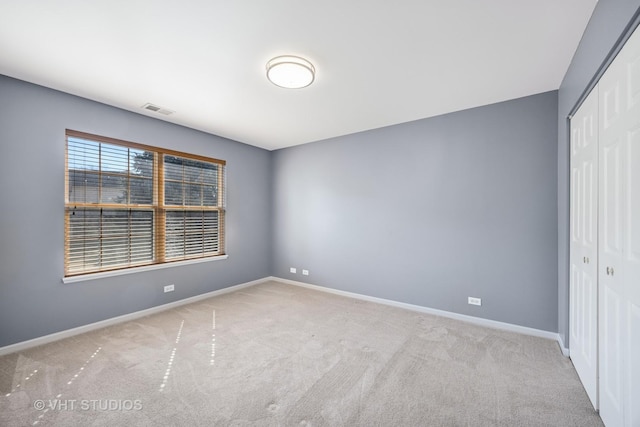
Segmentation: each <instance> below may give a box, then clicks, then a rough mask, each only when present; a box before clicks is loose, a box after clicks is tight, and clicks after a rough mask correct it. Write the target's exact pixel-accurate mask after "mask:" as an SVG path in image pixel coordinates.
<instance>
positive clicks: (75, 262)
mask: <svg viewBox="0 0 640 427" xmlns="http://www.w3.org/2000/svg"><path fill="white" fill-rule="evenodd" d="M66 135H67V138H66V140H67V141H66V167H65V169H66V173H65V181H66V185H65V210H66V213H65V258H64V270H65V277H68V276H74V275H79V274H87V273H94V272H101V271H109V270H116V269H123V268H131V267H136V266H141V265H151V264H160V263H167V262H172V261H178V260H185V259H194V258H204V257H215V256H219V255H224V253H225V252H224V216H225V204H224V194H225V187H224V184H225V162H224V161H223V160H218V159H213V158H207V157H203V156H197V155H192V154H187V153H182V152H178V151H173V150H166V149H161V148H156V147H151V146H147V145H142V144H135V143H131V142H126V141H120V140H115V139H112V138H105V137H101V136H96V135H90V134H85V133H82V132H76V131H71V130H67V134H66Z"/></svg>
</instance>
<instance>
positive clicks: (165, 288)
mask: <svg viewBox="0 0 640 427" xmlns="http://www.w3.org/2000/svg"><path fill="white" fill-rule="evenodd" d="M175 288H176V287H175V286H174V285H173V284H171V285H167V286H165V287H164V291H165V292H173V291H174V290H175Z"/></svg>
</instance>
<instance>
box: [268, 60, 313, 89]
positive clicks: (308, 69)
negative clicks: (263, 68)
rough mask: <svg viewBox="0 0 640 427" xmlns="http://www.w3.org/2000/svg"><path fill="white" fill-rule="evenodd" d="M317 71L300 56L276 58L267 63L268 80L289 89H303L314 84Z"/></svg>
mask: <svg viewBox="0 0 640 427" xmlns="http://www.w3.org/2000/svg"><path fill="white" fill-rule="evenodd" d="M315 76H316V69H315V68H314V67H313V64H311V62H309V61H307V60H306V59H304V58H300V57H298V56H291V55H285V56H276V57H275V58H273V59H272V60H271V61H269V62H267V78H268V79H269V81H270V82H271V83H273V84H274V85H276V86H280V87H283V88H287V89H301V88H303V87H307V86H309V85H310V84H311V83H313V80H314V79H315Z"/></svg>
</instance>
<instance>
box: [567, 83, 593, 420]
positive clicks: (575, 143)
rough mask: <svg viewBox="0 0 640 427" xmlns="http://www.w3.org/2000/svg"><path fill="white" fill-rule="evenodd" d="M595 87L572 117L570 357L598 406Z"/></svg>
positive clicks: (590, 397) (589, 394)
mask: <svg viewBox="0 0 640 427" xmlns="http://www.w3.org/2000/svg"><path fill="white" fill-rule="evenodd" d="M597 138H598V91H597V90H594V91H593V92H592V93H591V94H590V95H589V96H588V97H587V99H586V100H585V102H584V103H583V104H582V106H581V107H580V109H579V110H578V112H576V114H575V116H574V117H573V119H572V121H571V204H570V211H571V214H570V215H571V221H570V230H571V244H570V264H571V265H570V279H569V294H570V299H569V301H570V302H569V315H570V328H569V333H570V357H571V361H572V362H573V364H574V366H575V368H576V371H577V372H578V376H579V377H580V380H581V381H582V384H583V385H584V388H585V390H586V391H587V395H588V396H589V399H590V400H591V403H592V404H593V406H594V408H597V407H598V357H597V352H598V323H597V319H598V312H597V310H598V303H597V301H598V294H597V292H598V290H597V237H598V236H597V199H598V195H597V191H598V186H597V179H598V177H597V163H598V157H597V156H598V141H597Z"/></svg>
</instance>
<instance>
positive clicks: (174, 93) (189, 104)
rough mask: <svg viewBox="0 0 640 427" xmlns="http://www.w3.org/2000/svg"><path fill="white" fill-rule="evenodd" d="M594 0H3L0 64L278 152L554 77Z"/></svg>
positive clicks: (500, 97) (541, 85)
mask: <svg viewBox="0 0 640 427" xmlns="http://www.w3.org/2000/svg"><path fill="white" fill-rule="evenodd" d="M596 2H597V0H483V1H480V0H398V1H389V0H366V1H365V0H350V1H349V0H346V1H345V0H323V1H309V0H227V1H222V0H181V1H175V0H174V1H169V0H162V1H159V0H91V1H87V0H49V1H45V0H41V1H25V0H0V17H1V18H0V20H1V21H2V23H1V24H0V74H5V75H8V76H11V77H16V78H18V79H22V80H26V81H29V82H33V83H37V84H40V85H44V86H48V87H51V88H54V89H58V90H62V91H64V92H68V93H72V94H75V95H79V96H82V97H86V98H89V99H93V100H96V101H100V102H104V103H106V104H110V105H114V106H117V107H120V108H124V109H126V110H130V111H134V112H137V113H140V114H145V115H149V116H152V117H156V118H159V119H162V120H166V121H169V122H173V123H178V124H181V125H184V126H188V127H191V128H195V129H199V130H202V131H205V132H209V133H213V134H216V135H221V136H224V137H227V138H231V139H234V140H237V141H241V142H244V143H247V144H251V145H255V146H258V147H263V148H266V149H269V150H273V149H278V148H282V147H287V146H292V145H297V144H303V143H307V142H311V141H317V140H321V139H325V138H330V137H334V136H339V135H345V134H349V133H354V132H359V131H363V130H367V129H374V128H379V127H382V126H387V125H391V124H396V123H403V122H407V121H411V120H416V119H421V118H425V117H432V116H435V115H440V114H444V113H448V112H452V111H457V110H462V109H466V108H470V107H476V106H480V105H486V104H491V103H494V102H499V101H504V100H508V99H513V98H518V97H522V96H526V95H532V94H536V93H541V92H545V91H549V90H554V89H558V88H559V86H560V83H561V81H562V78H563V76H564V74H565V72H566V70H567V68H568V66H569V63H570V61H571V58H572V56H573V53H574V52H575V49H576V47H577V45H578V42H579V40H580V37H581V36H582V33H583V31H584V28H585V27H586V25H587V22H588V20H589V17H590V16H591V13H592V11H593V9H594V7H595V5H596ZM283 54H293V55H299V56H303V57H305V58H307V59H308V60H310V61H311V62H312V63H313V64H314V66H315V68H316V70H317V74H316V80H315V82H314V83H313V84H312V85H311V86H309V87H307V88H304V89H298V90H295V89H281V88H278V87H276V86H274V85H273V84H271V83H270V82H269V81H268V80H267V79H266V78H265V64H266V63H267V61H268V60H269V59H271V58H272V57H274V56H277V55H283ZM0 96H2V95H1V94H0ZM148 102H151V103H154V104H157V105H159V106H161V107H164V108H167V109H170V110H175V113H174V114H172V115H170V116H163V115H160V114H158V113H152V112H147V111H145V110H142V109H141V108H140V107H141V106H142V105H143V104H145V103H148Z"/></svg>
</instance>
